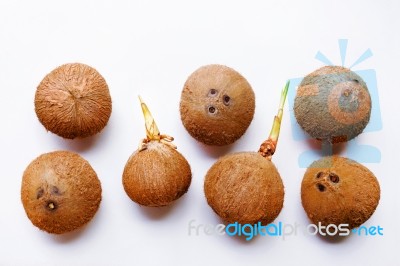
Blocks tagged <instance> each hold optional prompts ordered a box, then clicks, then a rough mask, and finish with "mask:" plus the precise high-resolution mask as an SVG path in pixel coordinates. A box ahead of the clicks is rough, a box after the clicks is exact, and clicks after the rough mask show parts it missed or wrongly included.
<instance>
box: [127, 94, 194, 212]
mask: <svg viewBox="0 0 400 266" xmlns="http://www.w3.org/2000/svg"><path fill="white" fill-rule="evenodd" d="M139 99H140V102H141V107H142V111H143V115H144V117H145V125H146V138H145V139H144V140H143V141H142V142H141V143H140V146H139V148H138V150H137V151H135V152H134V153H133V154H132V155H131V156H130V157H129V159H128V161H127V163H126V165H125V168H124V172H123V174H122V183H123V186H124V189H125V192H126V194H127V195H128V196H129V198H130V199H131V200H132V201H134V202H136V203H138V204H140V205H143V206H150V207H161V206H166V205H169V204H171V203H172V202H173V201H175V200H177V199H178V198H180V197H181V196H182V195H183V194H185V193H186V192H187V191H188V189H189V186H190V183H191V180H192V172H191V169H190V165H189V163H188V162H187V160H186V159H185V157H183V155H182V154H180V153H179V152H178V151H177V150H176V146H175V145H174V144H172V141H173V140H174V138H173V137H170V136H168V135H161V134H160V131H159V130H158V127H157V125H156V123H155V121H154V119H153V116H152V115H151V113H150V111H149V109H148V108H147V105H146V104H145V103H144V102H143V101H142V99H141V98H140V97H139Z"/></svg>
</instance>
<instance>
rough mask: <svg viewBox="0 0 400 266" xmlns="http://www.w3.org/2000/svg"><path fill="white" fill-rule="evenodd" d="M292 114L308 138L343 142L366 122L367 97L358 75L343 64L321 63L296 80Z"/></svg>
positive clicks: (357, 132) (354, 134) (357, 131)
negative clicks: (296, 85) (298, 84)
mask: <svg viewBox="0 0 400 266" xmlns="http://www.w3.org/2000/svg"><path fill="white" fill-rule="evenodd" d="M294 114H295V117H296V119H297V122H298V123H299V125H300V127H301V128H302V129H303V130H304V131H306V132H307V133H308V134H309V135H310V136H311V137H312V138H316V139H319V140H323V141H328V142H331V143H338V142H344V141H348V140H351V139H353V138H354V137H356V136H358V135H359V134H360V133H361V132H362V131H363V130H364V128H365V127H366V126H367V124H368V122H369V119H370V115H371V97H370V94H369V91H368V88H367V85H366V83H365V82H364V80H363V79H362V78H361V77H360V76H359V75H357V74H356V73H354V72H353V71H351V70H350V69H347V68H344V67H340V66H325V67H322V68H320V69H318V70H316V71H314V72H312V73H310V74H309V75H307V76H306V77H305V78H304V79H303V80H302V82H301V83H300V86H299V88H298V89H297V94H296V98H295V102H294Z"/></svg>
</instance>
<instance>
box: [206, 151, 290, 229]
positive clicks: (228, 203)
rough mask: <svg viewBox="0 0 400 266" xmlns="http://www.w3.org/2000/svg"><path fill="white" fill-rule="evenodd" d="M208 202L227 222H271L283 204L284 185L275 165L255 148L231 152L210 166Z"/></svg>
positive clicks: (207, 177)
mask: <svg viewBox="0 0 400 266" xmlns="http://www.w3.org/2000/svg"><path fill="white" fill-rule="evenodd" d="M204 192H205V195H206V198H207V202H208V204H209V205H210V206H211V208H212V209H213V210H214V211H215V213H216V214H218V215H219V216H220V217H221V218H222V220H223V221H224V222H226V223H234V222H238V223H240V224H255V223H258V222H261V223H262V224H263V225H266V224H269V223H271V222H272V221H273V220H275V218H276V217H277V216H278V214H279V213H280V211H281V209H282V207H283V199H284V187H283V183H282V179H281V177H280V175H279V173H278V170H277V169H276V167H275V165H274V164H273V163H272V162H271V161H269V160H267V159H266V158H264V157H263V156H261V155H260V154H259V153H256V152H241V153H232V154H229V155H226V156H224V157H222V158H220V159H219V160H218V161H217V162H216V163H215V164H214V165H213V166H212V167H211V168H210V170H208V172H207V175H206V177H205V183H204Z"/></svg>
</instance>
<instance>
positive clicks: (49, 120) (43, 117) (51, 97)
mask: <svg viewBox="0 0 400 266" xmlns="http://www.w3.org/2000/svg"><path fill="white" fill-rule="evenodd" d="M35 111H36V115H37V117H38V119H39V121H40V122H41V123H42V124H43V126H44V127H45V128H46V129H47V130H48V131H51V132H53V133H55V134H57V135H59V136H61V137H63V138H67V139H74V138H76V137H79V138H84V137H88V136H92V135H94V134H96V133H98V132H100V131H101V130H102V129H103V128H104V127H105V126H106V124H107V122H108V120H109V118H110V115H111V96H110V92H109V90H108V86H107V83H106V81H105V80H104V78H103V77H102V76H101V75H100V74H99V73H98V72H97V71H96V70H95V69H94V68H92V67H90V66H87V65H84V64H80V63H72V64H65V65H62V66H60V67H57V68H56V69H54V70H53V71H51V72H50V73H49V74H47V75H46V76H45V77H44V79H43V80H42V81H41V82H40V84H39V86H38V87H37V90H36V94H35Z"/></svg>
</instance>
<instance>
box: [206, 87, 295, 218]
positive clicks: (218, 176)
mask: <svg viewBox="0 0 400 266" xmlns="http://www.w3.org/2000/svg"><path fill="white" fill-rule="evenodd" d="M288 88H289V82H288V83H287V84H286V86H285V88H284V89H283V91H282V95H281V101H280V105H279V111H278V115H276V116H275V119H274V124H273V126H272V130H271V133H270V136H269V138H268V139H267V140H266V141H264V142H263V143H262V144H261V146H260V149H259V151H258V152H238V153H232V154H228V155H225V156H223V157H221V158H220V159H218V160H217V162H215V163H214V164H213V165H212V166H211V168H210V169H209V170H208V172H207V174H206V177H205V180H204V193H205V196H206V199H207V203H208V204H209V205H210V207H211V208H212V209H213V210H214V212H215V213H216V214H217V215H218V216H219V217H220V218H221V219H222V220H223V221H224V222H225V223H235V222H238V223H240V224H256V223H261V224H262V225H266V224H269V223H271V222H272V221H273V220H275V218H276V217H277V216H278V215H279V213H280V212H281V210H282V208H283V201H284V186H283V182H282V179H281V176H280V174H279V172H278V170H277V168H276V167H275V165H274V164H273V163H272V162H271V158H272V155H273V154H274V153H275V150H276V146H277V143H278V137H279V131H280V125H281V121H282V115H283V106H284V103H285V99H286V95H287V91H288Z"/></svg>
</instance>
